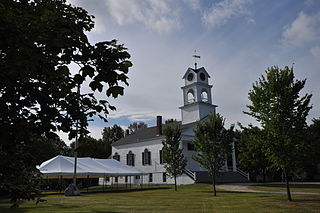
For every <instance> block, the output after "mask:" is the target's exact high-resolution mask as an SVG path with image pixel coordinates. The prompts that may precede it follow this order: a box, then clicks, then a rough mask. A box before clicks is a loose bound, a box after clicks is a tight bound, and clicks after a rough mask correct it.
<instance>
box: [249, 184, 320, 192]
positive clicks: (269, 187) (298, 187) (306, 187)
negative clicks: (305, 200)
mask: <svg viewBox="0 0 320 213" xmlns="http://www.w3.org/2000/svg"><path fill="white" fill-rule="evenodd" d="M249 188H250V189H255V190H261V191H272V192H286V188H285V184H284V183H264V184H259V185H257V186H250V187H249ZM290 191H291V192H312V193H320V184H319V183H297V182H295V183H290Z"/></svg>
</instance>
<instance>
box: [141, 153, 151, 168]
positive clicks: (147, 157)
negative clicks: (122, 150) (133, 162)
mask: <svg viewBox="0 0 320 213" xmlns="http://www.w3.org/2000/svg"><path fill="white" fill-rule="evenodd" d="M142 165H151V152H150V151H149V150H148V149H145V150H144V151H143V152H142Z"/></svg>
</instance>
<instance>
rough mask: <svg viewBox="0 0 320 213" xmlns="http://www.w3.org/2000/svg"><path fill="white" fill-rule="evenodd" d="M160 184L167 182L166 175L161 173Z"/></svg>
mask: <svg viewBox="0 0 320 213" xmlns="http://www.w3.org/2000/svg"><path fill="white" fill-rule="evenodd" d="M162 182H164V183H165V182H167V173H165V172H164V173H162Z"/></svg>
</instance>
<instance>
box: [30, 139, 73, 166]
mask: <svg viewBox="0 0 320 213" xmlns="http://www.w3.org/2000/svg"><path fill="white" fill-rule="evenodd" d="M28 147H29V149H28V151H27V152H28V153H30V154H31V156H34V160H35V163H36V164H37V165H40V164H41V163H42V162H44V161H46V160H48V159H50V158H53V157H55V156H57V155H69V154H70V148H69V147H68V146H67V145H66V144H65V143H64V141H62V140H61V139H60V138H59V137H56V138H47V137H46V136H38V135H34V137H33V139H32V140H30V144H28Z"/></svg>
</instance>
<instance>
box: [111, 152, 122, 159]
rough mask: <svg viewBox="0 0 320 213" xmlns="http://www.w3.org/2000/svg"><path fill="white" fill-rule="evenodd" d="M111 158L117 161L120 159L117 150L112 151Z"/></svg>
mask: <svg viewBox="0 0 320 213" xmlns="http://www.w3.org/2000/svg"><path fill="white" fill-rule="evenodd" d="M112 158H113V159H115V160H117V161H120V155H119V154H118V153H117V152H116V153H114V155H113V157H112Z"/></svg>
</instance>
